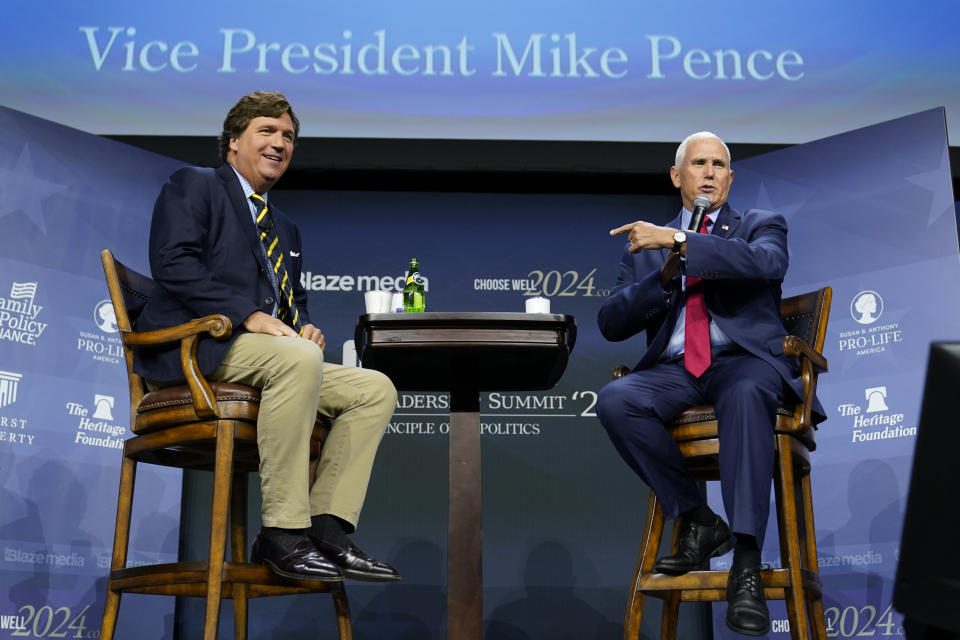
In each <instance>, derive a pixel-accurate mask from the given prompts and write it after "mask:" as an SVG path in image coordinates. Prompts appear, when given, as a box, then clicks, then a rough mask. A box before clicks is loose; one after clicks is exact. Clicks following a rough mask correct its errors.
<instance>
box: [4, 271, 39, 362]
mask: <svg viewBox="0 0 960 640" xmlns="http://www.w3.org/2000/svg"><path fill="white" fill-rule="evenodd" d="M36 296H37V283H36V282H14V283H13V285H12V286H11V287H10V295H9V296H7V297H6V298H0V340H6V341H8V342H19V343H20V344H28V345H30V346H36V344H37V339H38V338H39V337H40V336H41V335H43V332H44V331H46V329H47V323H46V322H40V321H39V320H38V319H37V316H38V315H40V312H41V311H42V310H43V307H41V306H40V305H38V304H36V302H35V299H36Z"/></svg>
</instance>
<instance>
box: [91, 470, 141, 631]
mask: <svg viewBox="0 0 960 640" xmlns="http://www.w3.org/2000/svg"><path fill="white" fill-rule="evenodd" d="M136 478H137V462H136V460H133V459H132V458H128V457H126V456H124V457H123V462H122V463H121V466H120V491H119V495H118V497H117V523H116V525H115V526H114V530H113V555H112V557H111V560H110V577H109V579H108V580H107V597H106V602H104V605H103V622H102V623H101V624H100V637H101V638H104V639H105V640H112V639H113V634H114V631H115V630H116V627H117V614H119V612H120V595H121V594H120V593H119V592H117V591H114V590H113V589H112V588H111V587H112V586H113V572H114V571H117V570H119V569H123V568H124V567H125V566H127V549H128V547H129V544H130V513H131V512H132V510H133V489H134V485H135V484H136Z"/></svg>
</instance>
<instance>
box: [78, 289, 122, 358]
mask: <svg viewBox="0 0 960 640" xmlns="http://www.w3.org/2000/svg"><path fill="white" fill-rule="evenodd" d="M92 319H93V322H94V324H95V325H96V327H97V329H98V330H99V331H98V332H93V331H81V332H80V335H79V336H78V338H77V351H80V352H83V353H87V354H89V355H90V357H91V358H92V359H93V360H96V361H98V362H107V363H110V364H118V363H119V362H120V360H121V358H122V357H123V343H121V342H120V338H119V336H118V335H117V334H118V333H119V328H118V327H117V314H116V312H115V311H114V309H113V303H112V302H110V301H109V300H101V301H100V302H98V303H97V304H95V305H94V307H93V314H92Z"/></svg>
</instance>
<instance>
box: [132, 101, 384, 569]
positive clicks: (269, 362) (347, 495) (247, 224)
mask: <svg viewBox="0 0 960 640" xmlns="http://www.w3.org/2000/svg"><path fill="white" fill-rule="evenodd" d="M299 128H300V125H299V122H298V121H297V118H296V116H295V115H294V113H293V109H292V107H291V106H290V104H289V102H287V100H286V98H284V97H283V95H281V94H279V93H267V92H259V91H258V92H255V93H252V94H249V95H246V96H244V97H243V98H241V99H240V100H239V101H238V102H237V104H235V105H234V106H233V108H232V109H231V110H230V112H229V113H228V114H227V117H226V119H225V120H224V123H223V132H222V133H221V135H220V156H221V160H223V162H224V164H223V165H221V166H220V167H219V168H218V169H215V170H214V169H205V168H203V169H201V168H195V167H188V168H184V169H180V170H178V171H177V172H175V173H174V174H173V175H172V176H171V177H170V179H169V181H168V182H167V183H166V184H165V185H164V186H163V189H162V190H161V192H160V195H159V196H158V198H157V202H156V205H155V207H154V212H153V221H152V224H151V227H150V269H151V272H152V274H153V278H154V280H156V282H157V284H158V285H159V286H158V291H157V293H156V295H154V297H152V298H151V299H150V300H149V302H147V304H146V306H145V307H144V309H143V311H142V313H141V314H140V316H139V318H138V319H137V326H136V329H137V330H138V331H148V330H151V329H158V328H162V327H166V326H171V325H175V324H179V323H182V322H186V321H188V320H191V319H193V318H196V317H200V316H206V315H211V314H216V313H222V314H224V315H226V316H227V317H229V318H230V320H231V322H232V323H233V327H234V330H233V335H232V336H231V337H230V339H228V340H223V341H220V340H214V339H212V338H206V339H204V338H201V339H200V341H199V347H198V351H197V357H198V360H199V364H200V368H201V370H202V371H203V373H204V374H205V375H206V376H207V377H208V378H209V379H212V380H219V381H223V382H236V383H241V384H246V385H250V386H254V387H257V388H259V389H260V390H261V401H260V412H259V416H258V419H257V446H258V449H259V453H260V480H261V494H262V520H263V525H264V526H263V528H262V529H261V531H260V533H259V534H258V535H257V539H256V541H255V542H254V551H253V559H254V560H255V561H259V562H263V563H264V564H266V565H267V566H269V567H270V568H271V569H272V570H273V571H274V572H275V573H277V574H280V575H283V576H287V577H292V578H303V579H312V580H325V581H334V580H342V579H343V577H344V576H346V577H352V578H356V579H360V580H373V581H376V580H397V579H399V575H398V573H397V570H396V569H395V568H394V567H392V566H391V565H389V564H387V563H386V562H381V561H378V560H375V559H373V558H371V557H369V556H368V555H366V554H365V553H364V552H363V551H361V550H360V549H358V548H357V547H356V546H355V545H354V544H353V543H352V542H351V541H350V539H349V538H348V537H347V536H348V534H349V533H352V532H353V530H354V528H355V526H356V524H357V520H358V518H359V515H360V508H361V507H362V505H363V500H364V497H365V495H366V490H367V485H368V483H369V480H370V471H371V469H372V466H373V461H374V457H375V455H376V451H377V447H378V446H379V444H380V440H381V438H382V437H383V433H384V430H385V428H386V426H387V423H388V421H389V420H390V416H391V415H392V414H393V411H394V408H395V406H396V401H397V392H396V390H395V389H394V387H393V385H392V384H391V382H390V380H389V379H387V378H386V377H385V376H383V375H382V374H380V373H379V372H376V371H371V370H366V369H359V368H357V367H343V366H339V365H335V364H329V363H326V362H324V360H323V348H324V346H325V340H324V336H323V333H322V332H321V331H320V329H319V328H317V327H316V326H315V325H314V324H313V323H312V322H311V321H310V315H309V312H308V311H307V293H306V291H305V290H304V288H303V287H302V286H301V284H300V270H301V265H302V257H301V251H302V247H301V241H300V232H299V230H298V229H297V227H296V225H295V224H294V223H293V222H292V221H291V220H290V219H289V218H287V217H286V216H284V215H283V214H282V213H281V212H280V211H279V210H278V209H277V208H276V207H275V206H274V205H273V204H272V202H271V201H270V200H269V197H268V194H267V192H268V191H269V190H270V188H271V187H273V185H274V184H276V182H277V180H279V179H280V177H281V176H282V175H283V174H284V172H285V171H286V170H287V167H288V166H289V165H290V159H291V157H292V156H293V144H294V141H295V140H296V137H297V134H298V132H299ZM264 210H267V211H266V212H265V211H264ZM267 214H269V215H267ZM271 219H272V228H273V231H274V232H275V233H276V242H275V244H274V243H273V242H272V237H268V239H267V242H266V243H264V242H262V241H261V232H264V233H268V230H269V227H270V224H269V221H270V220H271ZM268 255H269V258H268ZM284 273H286V275H287V281H286V282H284V281H283V275H284ZM284 292H288V293H289V295H284ZM281 318H282V319H281ZM134 369H135V370H136V372H137V373H139V374H141V375H142V376H144V377H145V378H147V380H148V381H150V383H151V384H152V385H158V386H159V385H164V384H170V383H176V382H178V381H181V380H182V375H183V374H182V373H181V370H180V364H179V348H178V347H172V348H170V349H150V350H145V349H142V350H138V351H137V353H136V357H135V361H134ZM318 412H319V413H321V414H322V415H324V416H326V417H327V418H329V419H330V420H331V424H332V426H331V430H330V434H329V436H328V437H327V440H326V442H325V444H324V447H323V451H322V454H321V458H320V463H319V467H318V470H317V479H316V481H315V482H314V483H313V485H312V486H311V485H310V483H309V444H310V436H311V433H312V431H313V425H314V422H315V420H316V417H317V413H318Z"/></svg>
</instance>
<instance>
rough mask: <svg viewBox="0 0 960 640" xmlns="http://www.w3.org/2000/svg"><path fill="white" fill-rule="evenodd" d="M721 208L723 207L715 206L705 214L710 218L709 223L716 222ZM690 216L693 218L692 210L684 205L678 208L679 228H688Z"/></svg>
mask: <svg viewBox="0 0 960 640" xmlns="http://www.w3.org/2000/svg"><path fill="white" fill-rule="evenodd" d="M721 209H723V207H717V208H716V209H714V210H713V211H711V212H710V213H708V214H707V218H708V219H709V220H710V224H711V225H713V224H716V223H717V216H719V215H720V210H721ZM692 218H693V211H690V210H689V209H687V208H686V207H684V208H683V209H681V210H680V228H681V229H688V228H689V227H690V220H691V219H692Z"/></svg>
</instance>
